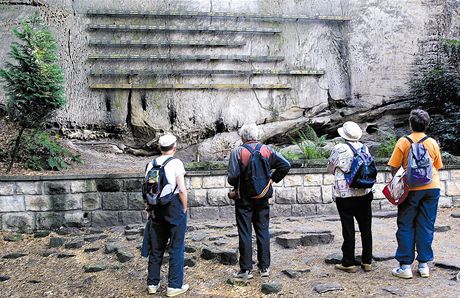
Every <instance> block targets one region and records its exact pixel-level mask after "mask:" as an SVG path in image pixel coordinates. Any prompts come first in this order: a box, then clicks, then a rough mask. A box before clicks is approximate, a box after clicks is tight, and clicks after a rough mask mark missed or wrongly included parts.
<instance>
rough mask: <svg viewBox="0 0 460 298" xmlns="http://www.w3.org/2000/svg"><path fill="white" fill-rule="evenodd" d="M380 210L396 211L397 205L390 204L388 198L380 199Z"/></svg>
mask: <svg viewBox="0 0 460 298" xmlns="http://www.w3.org/2000/svg"><path fill="white" fill-rule="evenodd" d="M380 210H381V211H397V210H398V207H396V206H394V205H393V204H391V203H390V202H389V201H388V200H386V199H385V200H380Z"/></svg>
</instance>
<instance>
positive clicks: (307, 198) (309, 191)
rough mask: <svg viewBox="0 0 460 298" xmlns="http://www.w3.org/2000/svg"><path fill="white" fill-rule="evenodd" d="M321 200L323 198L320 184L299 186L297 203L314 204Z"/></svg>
mask: <svg viewBox="0 0 460 298" xmlns="http://www.w3.org/2000/svg"><path fill="white" fill-rule="evenodd" d="M321 202H322V200H321V187H320V186H306V187H297V203H299V204H314V203H321ZM277 203H278V202H277Z"/></svg>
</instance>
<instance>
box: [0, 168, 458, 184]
mask: <svg viewBox="0 0 460 298" xmlns="http://www.w3.org/2000/svg"><path fill="white" fill-rule="evenodd" d="M377 168H378V170H379V171H382V172H389V171H390V169H389V167H385V166H378V167H377ZM443 170H460V165H446V166H445V167H444V168H443ZM289 174H290V175H293V174H294V175H295V174H327V171H326V169H325V168H292V169H291V171H290V172H289ZM222 175H227V170H199V171H196V170H195V171H194V170H188V171H187V174H186V176H188V177H193V176H222ZM142 177H143V174H142V173H110V174H102V173H100V174H99V173H98V174H60V175H30V176H29V175H27V176H26V175H20V176H0V182H8V181H14V182H18V181H50V180H89V179H139V178H142Z"/></svg>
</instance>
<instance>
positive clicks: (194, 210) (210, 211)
mask: <svg viewBox="0 0 460 298" xmlns="http://www.w3.org/2000/svg"><path fill="white" fill-rule="evenodd" d="M189 209H190V218H192V219H210V220H211V219H219V208H217V207H190V208H189Z"/></svg>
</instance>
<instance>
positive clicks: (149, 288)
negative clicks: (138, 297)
mask: <svg viewBox="0 0 460 298" xmlns="http://www.w3.org/2000/svg"><path fill="white" fill-rule="evenodd" d="M159 288H160V283H158V284H157V285H156V286H155V285H149V286H147V291H149V294H155V293H156V292H157V291H158V289H159Z"/></svg>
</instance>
